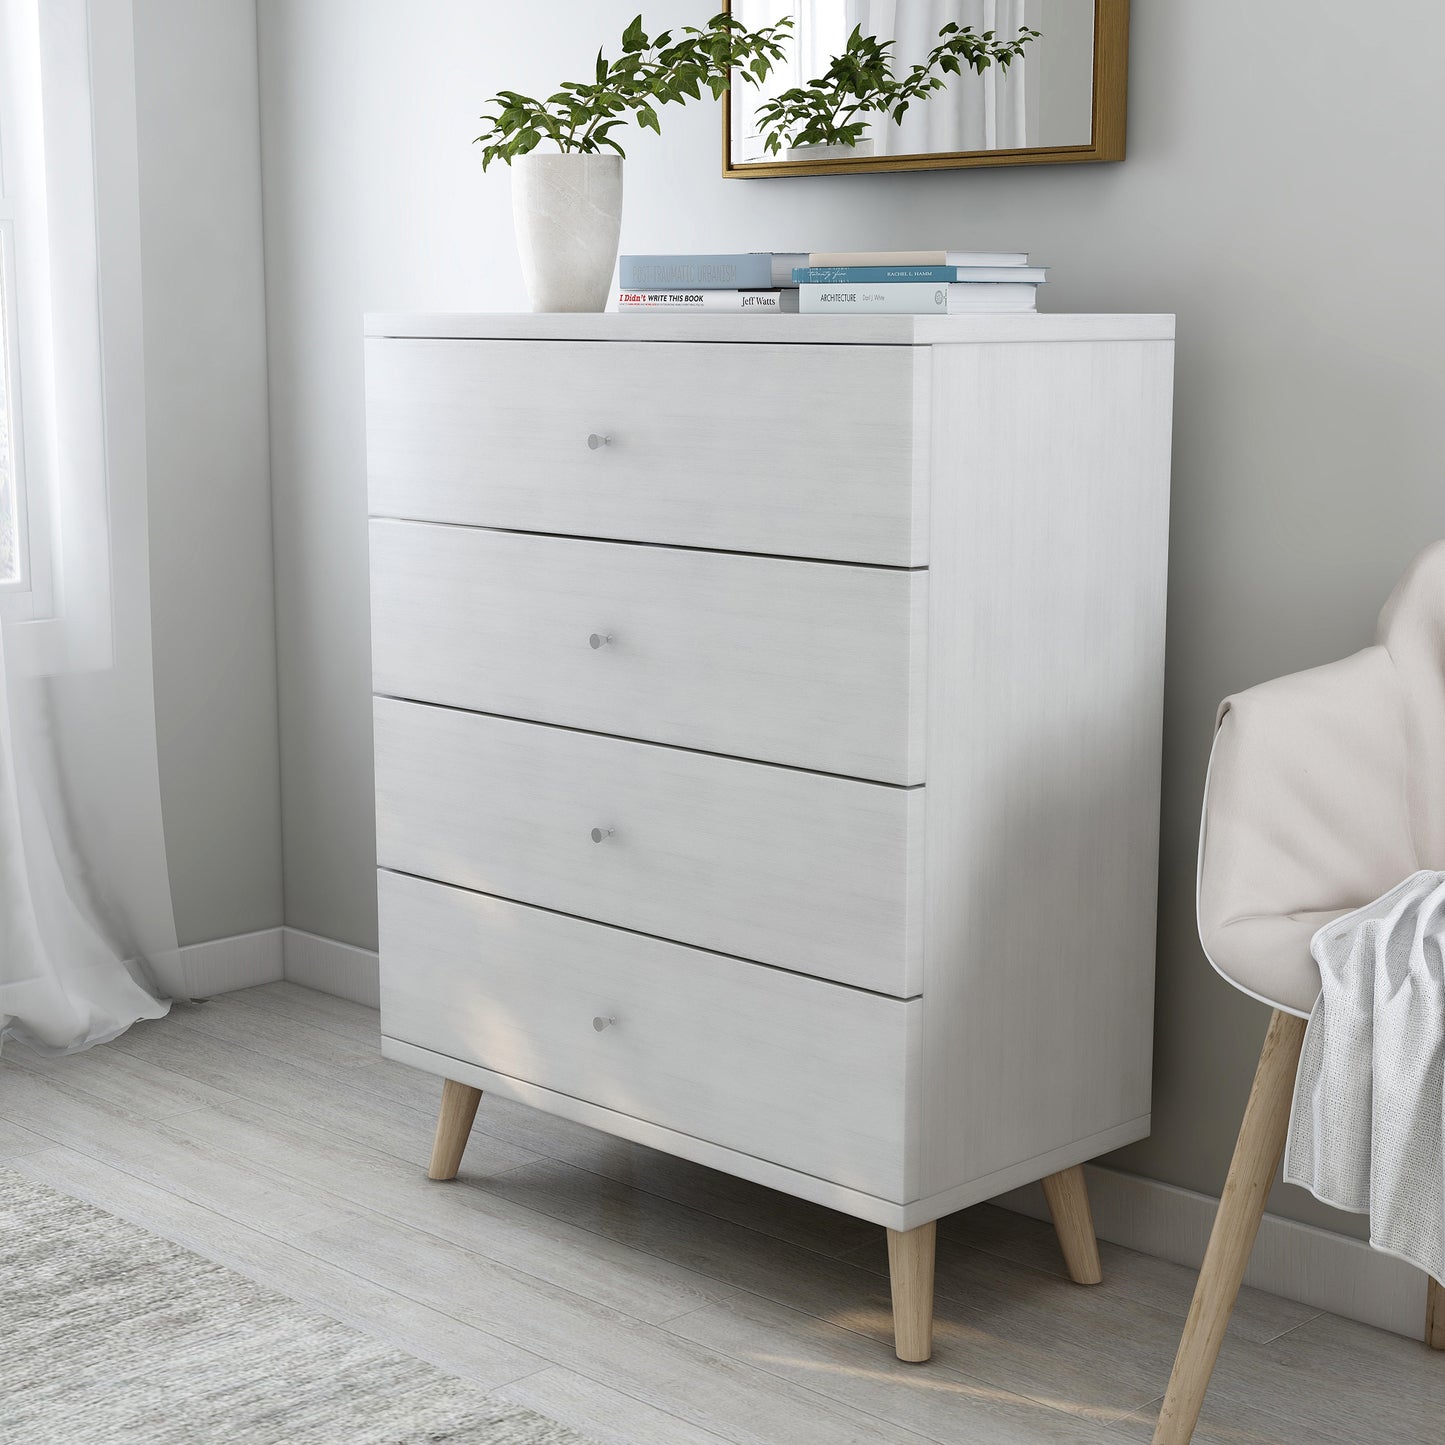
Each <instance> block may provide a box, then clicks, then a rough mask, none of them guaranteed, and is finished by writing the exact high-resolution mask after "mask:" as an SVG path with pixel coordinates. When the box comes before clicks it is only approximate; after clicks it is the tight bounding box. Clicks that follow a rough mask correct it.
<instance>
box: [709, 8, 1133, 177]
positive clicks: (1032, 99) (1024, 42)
mask: <svg viewBox="0 0 1445 1445" xmlns="http://www.w3.org/2000/svg"><path fill="white" fill-rule="evenodd" d="M723 8H724V9H725V10H727V11H728V12H729V13H730V14H732V15H734V16H736V17H737V18H738V19H740V20H741V21H742V22H743V23H744V24H745V25H747V26H748V27H749V28H750V29H759V28H761V27H763V26H768V25H775V24H776V23H777V22H778V20H779V19H781V18H782V17H783V16H791V17H792V19H793V30H792V34H791V36H790V38H789V39H788V41H787V50H788V59H787V61H786V62H785V63H784V64H782V65H780V66H778V67H777V68H776V69H775V71H774V72H773V74H772V75H770V76H769V77H768V78H767V80H766V82H765V83H764V84H763V85H762V86H754V85H749V84H744V83H738V84H735V85H734V86H733V87H732V88H731V89H730V90H728V91H726V92H725V93H724V95H723V137H722V141H723V167H722V171H723V175H724V176H728V177H731V178H733V179H745V178H751V177H766V176H826V175H847V174H849V173H852V172H855V171H895V170H897V171H925V170H949V169H954V168H960V167H968V166H1021V165H1060V164H1066V163H1070V162H1077V161H1121V160H1123V159H1124V111H1125V102H1126V97H1127V91H1128V58H1129V0H725V3H724V7H723ZM965 27H966V28H967V29H968V31H969V32H970V36H971V37H972V38H970V39H968V40H967V41H964V40H963V37H962V35H961V31H962V30H963V29H964V28H965ZM989 32H991V36H988V38H987V42H986V43H987V45H988V46H989V47H991V48H992V49H993V50H994V51H995V52H996V54H998V55H999V57H1000V58H999V59H998V60H997V61H996V60H995V59H994V58H993V57H989V58H988V59H987V61H986V63H985V64H984V66H983V68H981V69H975V68H974V67H973V66H972V65H971V64H970V63H969V58H970V56H971V55H973V54H976V53H977V48H976V47H977V46H978V44H979V42H980V41H982V40H984V39H985V37H986V36H987V35H988V33H989ZM857 37H861V43H862V45H863V46H864V47H865V52H864V54H863V57H862V58H863V59H864V60H866V58H867V52H869V51H871V53H872V55H873V56H875V57H876V56H877V55H878V54H879V53H880V51H886V55H887V63H888V65H889V67H890V70H891V72H892V74H893V75H894V76H895V77H896V78H897V79H899V80H902V79H905V78H906V77H908V76H909V75H910V74H912V75H917V74H918V73H919V67H920V66H926V65H927V64H928V61H929V58H930V55H933V56H935V57H936V56H937V55H938V52H939V43H940V41H943V42H947V41H948V40H949V39H950V38H952V40H953V42H954V44H955V47H956V53H957V48H961V47H963V46H965V45H966V46H967V47H968V49H967V51H966V53H964V56H963V63H962V64H960V65H958V66H956V67H955V66H950V65H949V64H948V62H947V61H935V64H934V65H933V67H932V70H931V74H932V75H933V76H934V77H936V78H937V80H939V81H940V82H941V85H939V86H938V87H937V88H935V89H932V90H931V91H930V92H928V93H926V94H924V95H922V96H919V97H917V98H914V99H912V100H911V101H910V103H909V104H908V106H907V107H906V110H907V114H905V115H903V116H902V118H901V120H895V119H894V117H893V115H892V114H890V113H888V111H887V110H884V109H874V110H871V111H864V112H859V113H858V114H856V115H855V116H853V117H852V119H853V120H854V121H855V122H862V124H861V133H860V134H858V135H857V139H856V140H855V141H854V142H853V143H852V144H842V145H840V144H827V143H824V144H816V143H815V144H796V143H794V142H793V138H794V137H797V136H799V135H801V133H802V129H803V126H804V121H802V120H800V119H799V116H800V115H801V114H802V113H803V112H804V111H805V110H806V109H807V103H806V100H805V98H804V97H803V95H802V92H803V91H805V90H806V89H807V88H808V86H809V82H810V81H812V80H814V79H815V78H816V77H819V76H822V75H824V74H825V72H826V71H827V69H828V66H829V64H830V62H831V61H832V60H833V59H834V57H837V56H840V55H844V54H845V52H848V51H849V47H850V46H857V45H858V44H859V40H858V38H857ZM788 92H792V93H793V95H794V99H793V100H792V101H789V100H788V98H787V94H788ZM769 105H771V107H772V111H771V119H770V118H769V113H768V111H767V110H764V111H763V113H762V114H761V115H760V107H767V106H769ZM780 105H781V108H780ZM822 109H826V105H825V106H823V107H822ZM855 132H856V128H855Z"/></svg>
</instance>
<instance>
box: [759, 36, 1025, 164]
mask: <svg viewBox="0 0 1445 1445" xmlns="http://www.w3.org/2000/svg"><path fill="white" fill-rule="evenodd" d="M1041 33H1042V32H1040V31H1038V30H1031V29H1029V27H1028V26H1026V25H1025V26H1022V27H1021V28H1020V30H1019V33H1018V38H1017V39H1015V40H1000V39H999V38H998V37H997V35H996V34H995V33H994V32H993V31H992V30H982V31H977V30H974V28H973V27H972V26H971V25H959V24H957V23H956V22H954V21H949V23H948V24H947V25H945V26H943V28H942V29H941V30H939V32H938V44H937V45H935V46H934V47H933V49H932V50H930V51H929V52H928V56H927V58H926V59H925V60H921V61H919V63H918V64H917V65H915V66H913V68H912V69H911V70H909V71H908V72H907V74H905V75H903V76H901V77H900V76H897V75H895V74H894V72H893V57H892V55H891V53H890V52H891V50H892V48H893V42H892V41H891V40H879V39H877V37H876V36H872V35H864V34H863V33H862V27H861V26H860V27H855V28H854V30H853V33H852V34H851V35H850V36H849V37H848V44H847V45H846V46H845V47H844V50H843V53H842V54H841V55H835V56H834V57H833V59H832V60H831V61H830V62H829V64H828V68H827V70H825V71H824V72H823V74H822V75H820V76H818V77H817V78H816V79H815V80H810V81H809V82H808V83H807V84H806V85H799V86H794V87H793V88H792V89H791V90H785V91H783V92H782V93H781V94H779V95H776V96H774V97H772V99H770V100H767V101H765V102H764V103H763V104H762V105H760V106H759V107H758V110H757V123H758V130H759V133H760V134H761V135H762V137H763V147H764V149H765V150H767V151H768V152H770V153H771V154H773V155H776V154H777V153H778V152H779V151H781V150H782V149H783V147H784V146H805V145H837V146H854V145H857V144H858V142H859V141H860V140H861V139H862V138H863V133H864V131H866V130H867V129H868V125H869V117H871V116H874V115H887V116H889V117H890V118H891V119H892V120H893V121H894V122H895V123H896V122H898V121H901V120H902V119H903V117H904V116H905V115H906V114H907V112H908V107H909V106H910V105H912V104H913V103H914V102H915V101H921V100H926V99H927V98H928V97H929V96H930V95H932V94H934V93H935V92H936V91H940V90H942V89H943V88H944V87H945V86H946V85H947V84H948V80H947V77H948V76H949V75H960V74H962V72H963V70H964V68H965V67H967V68H968V69H970V70H973V71H976V72H977V73H978V74H980V75H982V74H983V72H984V71H985V70H987V69H988V68H989V66H990V65H997V66H998V67H999V68H1000V69H1001V70H1007V69H1008V67H1009V65H1010V64H1011V63H1012V62H1013V61H1015V60H1017V59H1018V58H1019V57H1020V56H1021V55H1022V54H1023V52H1024V47H1025V46H1026V45H1028V44H1029V43H1030V42H1031V41H1034V40H1037V39H1038V38H1039V37H1040V35H1041Z"/></svg>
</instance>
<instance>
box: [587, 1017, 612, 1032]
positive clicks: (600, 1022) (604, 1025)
mask: <svg viewBox="0 0 1445 1445" xmlns="http://www.w3.org/2000/svg"><path fill="white" fill-rule="evenodd" d="M616 1022H617V1020H616V1019H615V1018H606V1019H605V1018H603V1017H602V1015H601V1014H598V1016H597V1017H596V1018H595V1019H593V1020H592V1027H593V1028H594V1029H596V1030H597V1032H598V1033H599V1034H600V1033H601V1032H602V1030H603V1029H610V1028H611V1027H612V1025H613V1024H615V1023H616Z"/></svg>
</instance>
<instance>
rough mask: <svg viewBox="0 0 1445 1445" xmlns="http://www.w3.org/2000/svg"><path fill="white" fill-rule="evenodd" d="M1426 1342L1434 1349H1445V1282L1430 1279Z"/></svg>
mask: <svg viewBox="0 0 1445 1445" xmlns="http://www.w3.org/2000/svg"><path fill="white" fill-rule="evenodd" d="M1425 1343H1426V1344H1427V1345H1429V1346H1430V1348H1431V1349H1432V1350H1445V1284H1441V1283H1440V1281H1439V1280H1438V1279H1432V1280H1431V1281H1430V1287H1429V1289H1428V1291H1427V1293H1426V1296H1425Z"/></svg>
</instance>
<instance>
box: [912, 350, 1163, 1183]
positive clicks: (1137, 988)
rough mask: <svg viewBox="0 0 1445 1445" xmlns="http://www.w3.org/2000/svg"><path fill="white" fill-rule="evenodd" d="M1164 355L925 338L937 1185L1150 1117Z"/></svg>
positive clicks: (928, 1141)
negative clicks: (930, 468)
mask: <svg viewBox="0 0 1445 1445" xmlns="http://www.w3.org/2000/svg"><path fill="white" fill-rule="evenodd" d="M1171 365H1172V345H1171V343H1169V342H1167V341H1153V342H1108V343H1083V344H1077V345H1070V346H995V347H991V348H988V349H983V348H977V347H963V346H960V347H938V348H935V352H934V359H933V366H934V378H935V406H934V425H935V434H934V447H933V456H934V466H935V485H934V489H933V498H934V508H933V514H932V525H933V529H934V530H933V541H932V544H931V545H932V551H933V557H934V570H933V571H932V573H931V574H930V589H931V594H932V596H931V624H932V625H931V632H930V645H929V662H928V670H929V678H930V687H929V700H928V716H929V741H928V755H929V782H928V794H929V808H928V842H927V858H928V870H929V883H928V906H927V923H926V925H925V931H926V963H925V984H924V991H925V994H926V996H927V1012H926V1016H925V1024H924V1047H925V1063H924V1068H925V1085H924V1090H923V1128H924V1134H923V1150H924V1158H925V1161H926V1163H925V1168H924V1181H923V1182H924V1188H925V1192H926V1193H931V1194H938V1193H949V1192H951V1193H953V1194H954V1195H955V1196H963V1198H962V1201H961V1202H967V1201H966V1196H967V1194H968V1193H969V1191H968V1189H967V1188H966V1187H965V1186H966V1185H967V1183H968V1181H970V1180H975V1179H978V1178H980V1177H982V1176H989V1175H998V1174H1000V1173H1005V1174H1006V1172H1007V1170H1008V1169H1009V1168H1010V1167H1011V1166H1013V1165H1014V1164H1015V1163H1016V1162H1017V1161H1018V1160H1021V1159H1028V1158H1030V1157H1033V1156H1039V1155H1042V1154H1045V1153H1047V1152H1049V1151H1055V1152H1056V1153H1057V1151H1059V1150H1061V1149H1065V1148H1067V1146H1069V1145H1070V1143H1071V1142H1072V1141H1078V1140H1083V1139H1086V1138H1089V1137H1091V1136H1097V1135H1099V1134H1101V1133H1106V1132H1108V1131H1110V1130H1118V1129H1119V1128H1121V1127H1124V1126H1130V1121H1137V1120H1139V1119H1140V1117H1141V1116H1147V1114H1148V1112H1149V1087H1150V1063H1151V1037H1152V1020H1153V976H1154V922H1155V918H1154V915H1155V896H1156V891H1157V885H1158V876H1157V848H1158V826H1159V751H1160V720H1161V712H1162V693H1163V678H1164V590H1165V560H1166V556H1167V545H1168V514H1169V506H1168V501H1169V491H1168V477H1169V430H1170V429H1169V418H1170V385H1171ZM961 740H962V741H965V742H966V745H960V741H961ZM963 1121H966V1124H965V1123H964V1122H963ZM1130 1127H1131V1130H1132V1127H1134V1126H1130ZM1051 1167H1060V1166H1057V1165H1055V1166H1051Z"/></svg>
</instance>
